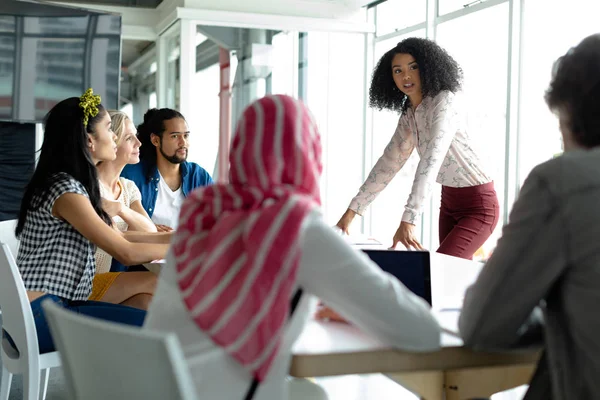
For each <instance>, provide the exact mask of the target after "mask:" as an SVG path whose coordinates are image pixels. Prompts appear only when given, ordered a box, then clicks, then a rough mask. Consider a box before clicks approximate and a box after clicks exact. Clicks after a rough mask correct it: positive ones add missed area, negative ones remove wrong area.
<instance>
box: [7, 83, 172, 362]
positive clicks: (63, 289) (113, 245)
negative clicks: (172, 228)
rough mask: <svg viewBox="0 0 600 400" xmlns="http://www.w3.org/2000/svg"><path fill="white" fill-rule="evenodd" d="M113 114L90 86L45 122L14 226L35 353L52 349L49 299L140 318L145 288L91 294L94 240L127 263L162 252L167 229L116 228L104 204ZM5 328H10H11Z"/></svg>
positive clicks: (92, 312) (132, 321) (130, 320)
mask: <svg viewBox="0 0 600 400" xmlns="http://www.w3.org/2000/svg"><path fill="white" fill-rule="evenodd" d="M116 148H117V146H116V143H115V134H114V133H113V131H112V129H111V119H110V116H109V115H108V113H107V112H106V110H105V109H104V107H102V105H101V104H100V97H99V96H94V95H93V94H92V92H91V89H90V90H88V92H86V94H84V95H83V96H82V97H81V98H77V97H72V98H69V99H66V100H63V101H61V102H60V103H58V104H57V105H56V106H54V107H53V108H52V110H50V112H49V113H48V115H47V116H46V118H45V121H44V142H43V144H42V149H41V153H40V158H39V161H38V165H37V167H36V169H35V172H34V173H33V176H32V178H31V180H30V181H29V184H28V185H27V189H26V190H25V194H24V196H23V200H22V201H21V211H20V214H19V220H18V223H17V228H16V235H17V237H19V238H20V240H21V244H20V247H19V253H18V256H17V265H18V267H19V271H20V272H21V275H22V277H23V283H24V284H25V289H26V290H27V295H28V297H29V300H30V301H31V308H32V310H33V315H34V320H35V325H36V330H37V337H38V345H39V350H40V353H46V352H49V351H53V350H54V343H53V341H52V337H51V335H50V330H49V328H48V323H47V322H46V318H45V316H44V311H43V309H42V307H41V303H42V301H43V300H45V299H49V300H51V301H53V302H55V303H58V304H60V305H62V306H63V307H65V308H68V309H70V310H72V311H75V312H78V313H81V314H86V315H89V316H92V317H97V318H101V319H106V320H111V321H115V322H121V323H125V324H129V325H137V326H139V325H141V324H142V323H143V321H144V318H145V315H146V312H145V311H143V310H140V309H138V308H134V307H129V306H130V305H137V304H139V303H140V300H139V299H138V298H137V297H139V296H144V295H143V294H142V293H140V294H138V295H137V296H133V297H131V298H129V299H126V300H125V301H123V302H121V304H110V303H105V302H96V301H88V299H89V297H90V294H91V293H92V282H93V280H94V276H95V273H96V262H95V259H94V252H95V250H96V247H100V248H102V249H104V250H105V251H106V252H107V253H108V254H110V255H111V256H113V257H115V258H117V259H118V260H120V261H122V262H123V263H124V264H127V265H130V264H138V263H143V262H147V261H150V260H154V259H160V258H163V257H164V256H165V253H166V252H167V248H168V243H169V241H170V236H171V235H170V234H168V233H138V232H131V233H127V232H126V233H121V232H119V231H118V230H116V229H114V228H112V227H111V225H112V221H111V218H110V216H109V215H108V214H107V213H106V211H104V209H103V208H102V202H101V199H100V189H99V187H98V185H99V183H98V174H97V170H96V165H97V164H98V163H99V162H101V161H110V160H114V159H115V157H116ZM8 334H10V332H8Z"/></svg>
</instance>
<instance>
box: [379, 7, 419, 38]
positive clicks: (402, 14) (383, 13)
mask: <svg viewBox="0 0 600 400" xmlns="http://www.w3.org/2000/svg"><path fill="white" fill-rule="evenodd" d="M375 9H376V13H377V16H376V18H377V36H383V35H385V34H388V33H392V32H395V31H398V30H401V29H404V28H407V27H409V26H413V25H417V24H420V23H421V22H425V18H426V13H427V11H426V10H427V1H426V0H412V1H410V2H406V1H404V0H387V1H385V2H383V3H381V4H379V5H377V6H376V8H375Z"/></svg>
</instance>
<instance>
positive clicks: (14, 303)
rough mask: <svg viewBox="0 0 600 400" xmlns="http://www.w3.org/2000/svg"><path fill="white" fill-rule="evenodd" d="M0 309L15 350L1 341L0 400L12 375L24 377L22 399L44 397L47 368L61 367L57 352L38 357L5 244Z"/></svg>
mask: <svg viewBox="0 0 600 400" xmlns="http://www.w3.org/2000/svg"><path fill="white" fill-rule="evenodd" d="M0 246H1V249H0V308H2V328H3V329H4V330H5V331H6V332H8V333H9V334H10V336H11V338H12V339H13V341H14V342H15V345H16V347H17V349H18V351H17V350H15V348H14V347H13V346H12V345H11V344H10V343H9V341H8V339H7V338H5V337H4V335H3V337H2V345H1V346H0V354H2V382H0V400H7V399H8V394H9V392H10V384H11V381H12V376H13V375H14V374H22V375H23V398H24V399H26V400H38V399H42V400H43V399H44V398H45V397H46V389H47V387H48V375H49V374H50V368H52V367H57V366H60V358H59V356H58V353H57V352H52V353H46V354H40V353H39V350H38V340H37V333H36V330H35V323H34V321H33V313H32V312H31V306H30V304H29V299H28V298H27V293H26V292H25V286H24V285H23V280H22V279H21V275H20V274H19V270H18V269H17V264H16V263H15V260H14V258H13V256H12V253H11V251H10V248H9V246H8V245H7V244H5V243H2V244H0Z"/></svg>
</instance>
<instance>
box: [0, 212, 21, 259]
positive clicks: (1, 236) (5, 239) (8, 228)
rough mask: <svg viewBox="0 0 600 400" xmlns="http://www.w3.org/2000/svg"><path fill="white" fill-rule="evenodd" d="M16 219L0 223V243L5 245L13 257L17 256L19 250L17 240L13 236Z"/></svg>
mask: <svg viewBox="0 0 600 400" xmlns="http://www.w3.org/2000/svg"><path fill="white" fill-rule="evenodd" d="M16 226H17V220H16V219H10V220H7V221H0V243H6V244H7V245H8V247H9V248H10V251H11V252H12V255H13V257H16V256H17V251H18V250H19V240H18V239H17V237H16V236H15V227H16Z"/></svg>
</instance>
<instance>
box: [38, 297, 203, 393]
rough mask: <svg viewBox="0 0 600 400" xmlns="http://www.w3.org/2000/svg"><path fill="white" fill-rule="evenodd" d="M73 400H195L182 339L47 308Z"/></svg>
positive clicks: (48, 303)
mask: <svg viewBox="0 0 600 400" xmlns="http://www.w3.org/2000/svg"><path fill="white" fill-rule="evenodd" d="M42 307H44V311H45V313H46V318H47V319H48V322H49V324H50V331H51V332H52V337H53V339H54V343H55V344H56V348H57V349H58V351H59V352H60V356H61V358H62V361H63V370H64V372H65V379H66V381H67V386H68V387H69V389H70V391H71V395H72V397H73V398H74V399H86V400H106V399H128V400H154V399H156V400H159V399H160V400H163V399H180V400H195V399H197V397H196V392H195V388H194V384H193V381H192V378H191V376H190V372H189V369H188V366H187V363H186V361H185V358H184V355H183V351H182V350H181V346H180V344H179V339H177V336H176V335H175V334H174V333H168V334H164V333H158V332H150V331H147V330H142V329H141V328H135V327H132V326H127V325H122V324H117V323H114V322H108V321H103V320H100V319H96V318H90V317H87V316H82V315H79V314H76V313H74V312H72V311H69V310H66V309H64V308H61V307H60V306H58V305H57V304H55V303H53V302H52V301H44V302H43V303H42Z"/></svg>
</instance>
